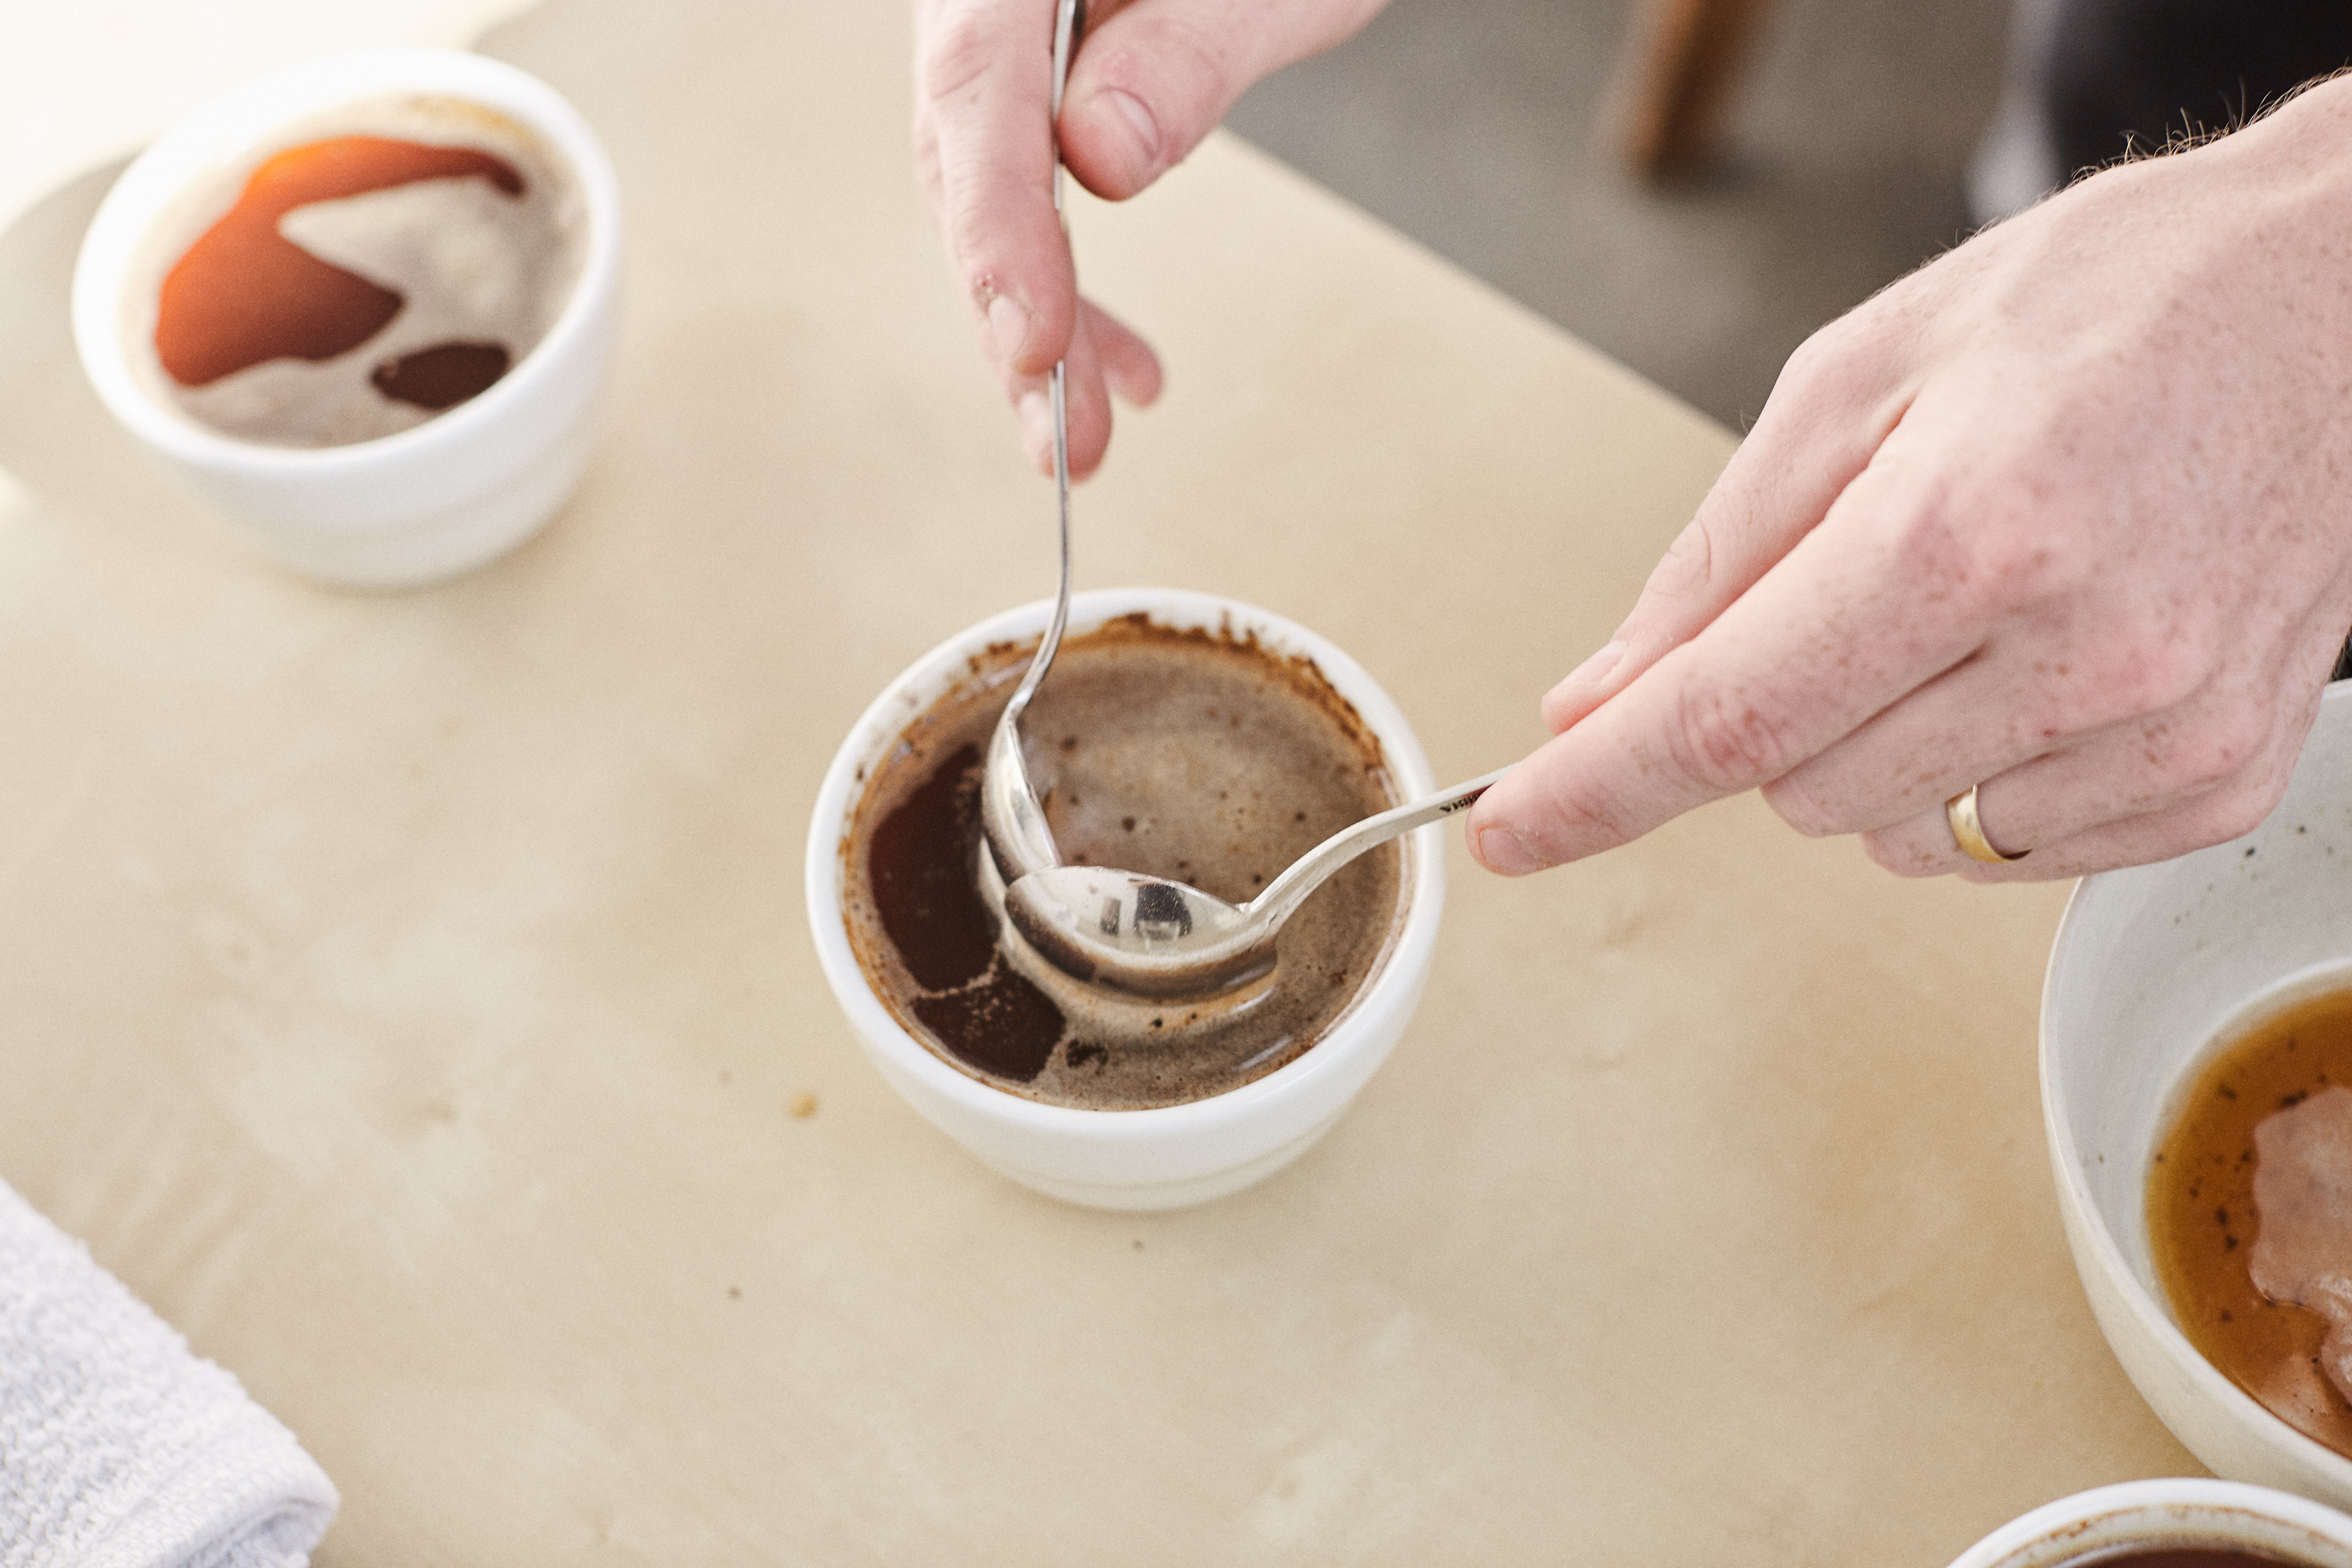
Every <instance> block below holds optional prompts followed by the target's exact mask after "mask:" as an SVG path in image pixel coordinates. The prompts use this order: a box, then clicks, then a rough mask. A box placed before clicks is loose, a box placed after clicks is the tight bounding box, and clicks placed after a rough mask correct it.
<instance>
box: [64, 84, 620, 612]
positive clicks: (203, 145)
mask: <svg viewBox="0 0 2352 1568" xmlns="http://www.w3.org/2000/svg"><path fill="white" fill-rule="evenodd" d="M414 93H424V94H432V95H435V96H440V97H447V98H454V99H459V100H465V101H467V102H471V103H475V104H478V105H480V106H481V107H483V108H486V109H488V110H493V111H495V112H497V113H499V114H502V115H504V116H505V117H507V118H508V119H509V120H511V121H515V122H517V123H518V124H520V125H521V126H523V127H524V128H525V129H527V130H529V131H530V132H532V133H533V134H534V135H536V136H538V137H539V138H540V139H541V141H542V142H544V143H545V144H546V146H547V147H548V149H549V151H550V152H551V154H552V155H553V156H554V157H555V158H557V159H558V160H559V161H561V162H562V163H564V164H565V165H567V167H568V169H569V172H570V174H571V177H572V180H573V182H574V183H575V184H577V186H578V187H579V191H580V194H581V197H582V201H583V206H584V208H585V212H586V218H587V233H586V235H585V237H584V246H583V254H582V259H581V271H580V278H579V280H578V281H577V282H576V283H575V284H574V285H573V287H572V294H571V296H570V298H569V299H568V300H566V301H565V303H564V306H563V310H562V312H561V314H559V315H558V317H557V318H556V321H555V322H554V324H553V325H552V326H551V328H549V330H548V332H547V335H546V336H545V337H544V338H542V339H541V341H540V342H539V344H538V346H536V347H535V348H533V349H532V350H531V351H530V353H527V354H525V355H524V356H523V357H522V359H521V361H520V363H517V364H516V365H515V366H514V367H513V368H512V369H510V370H509V371H508V372H507V374H505V375H503V376H501V377H499V380H498V381H497V382H496V383H495V384H492V385H491V386H490V387H488V389H486V390H485V391H484V392H482V393H481V395H478V396H477V397H474V398H471V399H469V400H467V402H465V403H462V404H460V405H457V407H455V408H452V409H450V410H448V411H447V412H446V413H443V414H439V415H436V416H434V417H433V418H431V419H428V420H425V422H424V423H423V424H420V425H417V426H413V427H411V428H409V429H406V430H403V431H400V432H398V433H397V434H395V435H391V436H385V437H380V438H378V439H376V440H372V441H358V442H352V443H351V444H349V445H345V446H340V447H269V446H264V445H261V444H258V443H255V442H248V441H240V440H236V439H235V438H234V437H227V436H223V435H221V434H218V433H217V432H215V431H212V430H208V429H205V427H203V426H199V425H197V424H195V423H194V422H193V421H191V420H189V419H187V418H186V417H184V416H182V415H180V414H179V413H177V412H176V411H174V410H172V409H168V408H164V407H163V406H161V405H159V404H158V403H157V402H156V401H155V400H154V398H153V397H152V396H151V395H149V394H148V392H147V391H146V390H145V389H144V388H143V387H142V386H141V385H140V384H139V381H138V378H137V377H136V375H135V374H133V372H132V370H131V345H130V344H128V343H126V342H125V341H124V337H125V332H126V330H127V327H128V322H129V320H130V312H128V311H126V310H124V309H123V299H124V290H125V289H127V288H129V287H131V269H132V268H133V267H134V265H135V264H136V263H137V262H138V261H139V258H140V257H141V255H142V241H144V239H145V238H146V237H147V235H148V232H149V230H150V228H151V227H152V225H153V224H154V222H155V221H156V219H157V218H158V216H160V215H162V214H163V213H164V212H165V211H166V210H167V209H168V208H169V207H170V206H171V205H173V203H174V202H175V201H176V200H177V199H178V198H179V197H180V196H181V195H183V194H184V193H185V192H186V191H187V190H188V189H189V188H190V187H191V186H193V185H194V184H197V183H198V182H200V181H204V180H206V179H209V178H212V177H214V175H215V174H216V172H217V171H218V169H219V168H220V167H221V166H222V165H224V164H227V163H235V162H236V160H237V159H238V158H239V157H241V156H243V155H245V154H246V153H248V152H249V151H250V150H251V149H252V148H253V147H254V146H255V145H256V144H257V143H259V142H262V141H263V140H264V139H265V138H267V137H268V136H269V135H271V134H272V133H273V132H277V131H278V130H279V129H280V128H281V127H284V126H286V125H289V124H290V123H293V122H295V121H300V120H304V119H307V118H309V117H310V116H313V115H316V114H319V113H321V112H324V111H326V110H332V109H335V108H338V107H340V106H341V105H343V104H347V103H361V102H365V101H367V100H374V99H383V98H388V97H396V96H404V95H407V94H414ZM620 296H621V203H620V187H619V185H618V184H617V183H616V182H615V181H614V176H613V168H612V163H611V161H610V160H609V159H607V158H606V156H605V154H604V147H603V145H602V144H601V143H600V142H598V141H597V139H596V134H595V132H593V130H591V129H590V128H589V125H588V122H587V121H585V120H583V119H582V118H581V116H580V113H579V111H578V110H575V109H573V108H572V105H571V104H570V103H568V102H566V101H565V100H564V99H563V98H562V95H561V94H559V93H557V92H556V91H555V89H552V88H551V87H549V86H548V85H547V84H546V83H544V82H542V81H541V80H539V79H537V78H536V77H533V76H530V75H528V74H527V73H525V72H523V71H520V70H517V69H516V68H514V67H512V66H509V65H506V64H504V63H502V62H500V61H498V60H493V59H489V58H486V57H484V56H481V55H474V54H467V53H465V52H463V51H461V50H456V49H415V48H397V49H364V50H359V51H356V52H353V53H350V54H340V55H327V56H322V57H320V58H317V59H311V60H305V61H303V62H301V63H299V64H298V65H293V66H289V67H287V68H284V69H282V70H278V71H273V72H271V73H269V74H268V75H267V76H262V77H257V78H256V79H253V80H251V81H248V82H246V83H244V84H243V85H242V86H239V87H236V88H235V89H231V90H230V91H228V92H227V93H226V94H224V95H222V96H221V97H219V98H216V99H215V100H212V101H211V102H209V103H207V104H205V106H204V107H203V108H201V109H199V110H196V111H195V112H194V113H193V114H191V115H189V116H188V117H187V118H186V119H184V120H183V121H180V122H179V123H177V124H176V125H174V126H173V127H172V128H171V129H170V130H169V131H167V132H164V133H163V135H162V136H161V137H159V138H157V139H156V140H155V142H152V144H151V145H150V146H149V147H148V148H147V150H146V151H145V152H143V153H141V154H140V155H139V156H138V157H137V158H136V159H134V160H132V162H131V166H130V167H129V168H128V169H126V170H125V171H123V174H122V177H121V179H119V180H117V181H116V182H115V184H114V187H113V188H112V189H111V190H110V191H109V192H108V193H107V195H106V199H105V201H104V202H103V203H101V204H100V206H99V210H98V215H97V216H96V217H94V218H93V219H92V220H91V222H90V226H89V233H88V234H87V235H86V236H85V237H84V238H83V240H82V247H81V254H80V256H79V259H78V260H77V262H76V265H75V268H74V287H73V324H74V342H75V345H76V347H77V349H78V350H79V354H80V357H81V362H82V368H83V369H84V371H86V372H87V373H88V374H89V379H90V384H91V385H92V386H94V387H95V388H96V389H97V391H98V395H99V397H100V401H102V402H103V403H104V404H105V405H106V406H107V408H108V410H109V411H110V413H111V414H112V415H113V416H114V417H115V418H116V419H117V420H118V421H120V422H121V424H122V426H124V428H125V429H127V430H128V431H130V433H131V436H132V437H134V438H135V439H136V440H137V441H138V442H139V443H140V445H141V446H142V447H143V448H144V449H145V450H146V451H147V453H148V454H149V455H150V456H151V457H152V458H154V459H155V460H156V461H157V462H158V463H160V464H161V465H162V467H163V468H164V469H165V470H166V471H167V472H169V473H171V474H172V475H173V476H174V477H175V478H176V479H179V480H180V482H181V483H182V484H184V486H186V487H187V488H188V489H190V490H192V491H194V493H195V494H196V495H198V496H199V497H201V498H203V499H204V500H206V501H208V502H210V503H211V504H212V505H213V506H215V507H216V508H218V509H219V510H221V511H222V512H224V513H226V515H227V516H228V517H229V519H230V520H231V521H234V522H236V524H238V525H239V526H240V527H241V528H242V529H243V530H244V531H245V532H246V533H247V536H248V537H249V538H251V540H252V541H253V542H255V543H256V544H257V545H258V546H259V547H260V548H261V549H262V550H263V551H264V552H267V553H268V554H269V555H271V556H273V557H275V558H276V559H278V561H280V562H281V563H284V564H286V565H288V566H290V567H292V568H293V569H295V570H296V571H298V572H301V573H304V574H307V575H310V576H312V577H316V578H319V579H321V580H323V581H326V582H331V583H339V584H351V585H354V586H370V587H387V586H400V585H406V584H418V583H426V582H431V581H435V580H436V579H439V578H445V577H449V576H453V575H455V574H458V573H461V572H465V571H468V570H471V569H472V568H474V567H476V566H478V565H481V564H482V563H485V562H488V561H490V560H492V559H494V558H496V557H497V556H499V555H501V554H503V553H505V552H507V551H509V550H511V549H513V548H514V547H515V546H516V545H518V544H520V543H521V542H523V541H524V540H525V539H527V538H529V537H530V535H531V534H532V533H533V532H535V531H537V530H538V529H539V527H540V526H541V524H542V523H544V522H545V521H547V519H548V518H549V516H551V514H552V513H553V512H554V510H556V508H557V507H559V506H561V505H562V502H563V500H564V499H565V497H567V496H568V495H570V494H571V492H572V487H573V486H574V485H575V484H576V483H577V482H578V481H579V479H580V475H581V471H582V469H583V468H584V467H585V466H586V463H587V460H588V454H589V450H590V447H591V446H592V444H593V439H594V432H595V422H596V414H597V409H598V405H599V403H600V401H601V395H602V392H603V388H604V380H605V376H606V374H607V372H608V370H609V368H610V366H611V362H612V357H613V348H614V342H615V341H616V339H617V336H618V330H619V323H620Z"/></svg>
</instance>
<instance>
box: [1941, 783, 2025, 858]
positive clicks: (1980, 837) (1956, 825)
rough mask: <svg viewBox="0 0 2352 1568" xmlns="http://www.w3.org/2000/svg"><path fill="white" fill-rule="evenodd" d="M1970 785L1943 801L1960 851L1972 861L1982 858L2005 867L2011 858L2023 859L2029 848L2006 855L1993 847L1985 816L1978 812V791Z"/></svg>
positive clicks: (1945, 817)
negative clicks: (1986, 828) (1986, 832)
mask: <svg viewBox="0 0 2352 1568" xmlns="http://www.w3.org/2000/svg"><path fill="white" fill-rule="evenodd" d="M1978 788H1979V786H1978V785H1976V784H1970V785H1969V787H1968V788H1966V789H1964V790H1962V791H1961V792H1960V793H1959V794H1958V795H1954V796H1953V797H1952V798H1951V799H1949V800H1948V801H1946V802H1945V803H1944V820H1945V821H1947V822H1948V823H1950V824H1951V825H1952V837H1954V838H1955V839H1957V840H1958V841H1959V846H1960V848H1961V850H1962V851H1963V852H1964V853H1965V854H1966V855H1967V856H1968V858H1969V859H1971V860H1981V861H1983V862H1984V863H1985V864H1986V865H1988V866H2004V865H2007V864H2008V863H2009V862H2010V861H2011V860H2022V859H2024V858H2025V857H2026V855H2027V853H2028V852H2027V851H2025V850H2022V849H2021V850H2019V851H2018V852H2017V853H2016V854H2014V855H2004V854H2002V853H2001V852H2000V850H1998V849H1996V848H1994V847H1992V840H1991V839H1990V838H1987V837H1985V830H1984V818H1983V817H1981V816H1978V815H1977V790H1978Z"/></svg>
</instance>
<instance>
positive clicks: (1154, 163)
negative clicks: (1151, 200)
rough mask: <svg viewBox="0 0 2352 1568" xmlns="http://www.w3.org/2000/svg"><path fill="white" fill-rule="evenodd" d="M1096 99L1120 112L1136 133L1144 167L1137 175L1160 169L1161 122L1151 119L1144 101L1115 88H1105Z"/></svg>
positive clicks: (1119, 115)
mask: <svg viewBox="0 0 2352 1568" xmlns="http://www.w3.org/2000/svg"><path fill="white" fill-rule="evenodd" d="M1095 99H1096V100H1097V102H1101V103H1107V104H1108V105H1110V107H1111V108H1112V109H1113V110H1117V111H1118V117H1119V118H1120V119H1121V120H1124V121H1127V128H1128V129H1129V131H1132V132H1135V140H1136V144H1137V146H1138V147H1139V149H1140V150H1141V152H1142V153H1143V166H1142V167H1141V168H1140V169H1139V170H1137V173H1138V174H1150V173H1151V172H1152V171H1154V170H1156V169H1158V168H1159V167H1160V121H1157V120H1154V119H1153V118H1152V117H1151V110H1150V109H1148V108H1147V107H1145V105H1144V102H1143V100H1141V99H1139V98H1138V97H1136V96H1135V95H1134V94H1133V93H1131V92H1124V91H1121V90H1120V89H1118V88H1115V87H1107V88H1104V89H1102V90H1101V91H1100V92H1097V93H1096V94H1095Z"/></svg>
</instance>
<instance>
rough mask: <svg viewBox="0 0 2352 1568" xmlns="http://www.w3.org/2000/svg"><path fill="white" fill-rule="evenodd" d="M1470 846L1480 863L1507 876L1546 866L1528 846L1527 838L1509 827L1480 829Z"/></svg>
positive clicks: (1524, 874) (1522, 874)
mask: <svg viewBox="0 0 2352 1568" xmlns="http://www.w3.org/2000/svg"><path fill="white" fill-rule="evenodd" d="M1471 849H1472V850H1473V851H1474V852H1475V854H1476V855H1477V857H1478V863H1479V864H1480V865H1482V866H1484V867H1486V869H1488V870H1489V871H1495V872H1498V873H1500V874H1501V875H1503V876H1506V877H1524V876H1526V875H1527V874H1528V872H1530V871H1540V870H1542V869H1543V868H1544V862H1543V860H1542V859H1540V858H1538V856H1537V855H1536V853H1535V851H1534V850H1532V849H1530V848H1528V843H1527V840H1526V839H1524V838H1521V837H1519V836H1518V835H1517V834H1516V833H1514V832H1512V831H1511V830H1510V829H1509V828H1507V827H1487V828H1482V829H1480V830H1479V833H1478V837H1477V841H1476V842H1475V843H1474V844H1473V845H1471Z"/></svg>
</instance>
